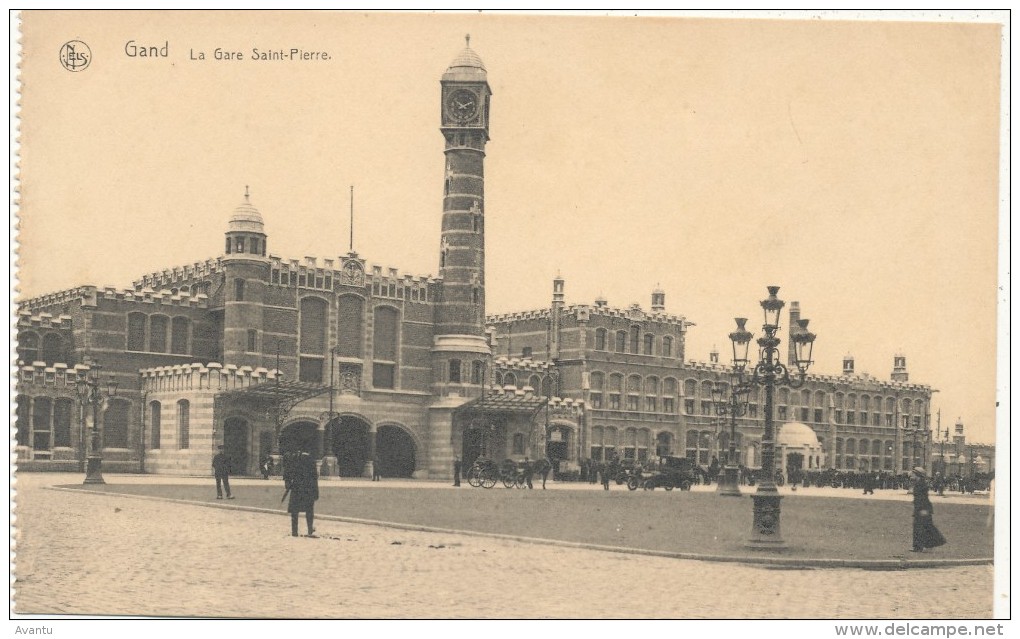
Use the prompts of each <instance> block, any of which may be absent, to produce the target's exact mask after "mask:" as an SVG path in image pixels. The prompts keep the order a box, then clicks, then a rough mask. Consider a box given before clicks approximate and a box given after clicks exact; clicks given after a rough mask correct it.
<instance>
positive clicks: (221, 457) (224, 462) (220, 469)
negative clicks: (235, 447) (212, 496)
mask: <svg viewBox="0 0 1020 639" xmlns="http://www.w3.org/2000/svg"><path fill="white" fill-rule="evenodd" d="M212 468H213V474H214V475H215V476H216V499H223V491H224V490H226V492H227V499H233V498H234V496H233V495H231V494H230V459H228V458H227V455H226V453H224V452H223V446H220V447H219V452H218V453H216V456H215V457H213V459H212Z"/></svg>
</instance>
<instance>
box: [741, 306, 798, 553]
mask: <svg viewBox="0 0 1020 639" xmlns="http://www.w3.org/2000/svg"><path fill="white" fill-rule="evenodd" d="M768 291H769V296H768V297H767V298H766V299H764V300H762V301H761V308H762V310H763V311H764V314H765V323H764V324H763V325H762V331H763V332H764V336H763V337H760V338H758V363H757V364H755V365H754V368H753V369H752V371H751V373H750V374H751V377H750V379H747V380H745V379H744V373H745V369H746V368H747V366H748V364H749V363H750V361H749V360H748V357H747V351H748V346H749V345H750V343H751V337H752V335H751V333H750V332H749V331H748V330H747V329H746V328H745V327H744V325H745V324H746V323H747V319H746V318H743V317H738V318H736V322H737V330H735V331H734V332H732V333H730V335H729V337H730V341H732V342H733V367H734V370H735V372H736V377H737V382H738V385H743V384H748V385H753V386H762V387H764V388H765V432H764V433H763V434H762V439H761V468H762V475H763V477H762V479H761V481H760V482H759V483H758V489H757V490H756V491H755V493H754V494H753V495H751V499H752V500H754V523H753V524H752V529H751V539H750V540H748V545H750V546H751V547H752V548H776V549H778V548H783V547H785V545H786V544H785V542H784V541H783V538H782V534H781V529H780V503H779V502H780V500H781V499H782V497H780V496H779V490H778V489H777V488H776V481H775V445H776V444H775V424H774V421H773V420H774V416H773V412H774V406H773V402H774V398H775V393H776V386H778V385H780V384H781V385H783V386H788V387H790V388H800V387H801V386H803V385H804V381H805V380H806V378H807V369H808V367H809V366H810V365H811V363H812V360H811V351H812V348H813V345H814V341H815V334H814V333H811V332H809V331H808V330H807V325H808V320H806V319H801V320H798V326H797V328H796V330H794V331H791V333H792V335H791V339H792V340H793V343H794V349H795V361H796V365H797V372H796V377H795V378H791V377H790V371H789V370H788V369H787V368H786V366H785V365H783V360H782V354H781V353H780V351H779V343H780V341H781V340H780V339H779V338H778V337H776V335H777V333H778V332H779V314H780V311H782V309H783V306H785V305H786V304H785V302H783V301H782V300H781V299H779V298H778V297H777V296H776V294H777V293H778V292H779V287H778V286H769V287H768Z"/></svg>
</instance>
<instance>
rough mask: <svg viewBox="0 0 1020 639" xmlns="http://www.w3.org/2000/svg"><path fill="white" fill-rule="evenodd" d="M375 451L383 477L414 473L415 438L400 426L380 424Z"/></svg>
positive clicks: (409, 475) (405, 475) (403, 475)
mask: <svg viewBox="0 0 1020 639" xmlns="http://www.w3.org/2000/svg"><path fill="white" fill-rule="evenodd" d="M375 451H376V455H377V456H378V459H379V469H378V470H379V474H380V475H382V476H383V477H411V476H412V474H413V473H414V467H415V455H414V440H413V439H412V438H411V435H409V434H408V433H407V431H405V430H404V429H402V428H400V427H399V426H379V428H378V431H377V432H376V435H375Z"/></svg>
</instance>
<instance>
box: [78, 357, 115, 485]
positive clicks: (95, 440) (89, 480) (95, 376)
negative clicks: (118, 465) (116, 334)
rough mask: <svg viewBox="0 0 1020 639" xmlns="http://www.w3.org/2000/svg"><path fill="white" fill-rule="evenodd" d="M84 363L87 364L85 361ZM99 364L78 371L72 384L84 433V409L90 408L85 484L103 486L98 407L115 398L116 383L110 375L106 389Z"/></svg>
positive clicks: (92, 364)
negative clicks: (79, 408) (90, 420)
mask: <svg viewBox="0 0 1020 639" xmlns="http://www.w3.org/2000/svg"><path fill="white" fill-rule="evenodd" d="M86 363H89V362H88V361H86ZM101 369H102V367H101V366H100V365H99V364H96V363H91V365H90V366H89V368H88V369H87V370H81V371H78V378H77V379H76V380H75V383H74V390H75V395H76V396H77V397H78V402H79V403H80V404H81V407H82V410H81V428H82V432H84V431H85V407H86V406H89V405H91V406H92V429H91V430H90V431H89V434H90V437H89V439H90V444H89V452H88V459H87V460H86V466H85V481H84V482H83V483H85V484H105V483H106V482H105V481H103V454H102V447H101V446H100V442H99V407H100V406H102V405H103V402H104V401H106V400H107V399H109V398H110V397H116V396H117V381H116V379H114V377H113V375H110V379H109V381H108V382H107V383H106V388H105V389H104V388H103V382H102V381H101V380H100V378H99V371H100V370H101Z"/></svg>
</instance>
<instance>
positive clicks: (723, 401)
mask: <svg viewBox="0 0 1020 639" xmlns="http://www.w3.org/2000/svg"><path fill="white" fill-rule="evenodd" d="M740 319H741V320H744V321H745V322H746V321H747V320H745V319H744V318H740ZM738 325H739V320H738ZM732 381H733V383H732V384H726V383H725V382H716V383H715V385H714V386H713V387H712V403H713V404H714V405H715V412H716V414H717V415H719V416H720V417H726V416H729V418H730V441H729V451H727V453H726V466H725V468H724V469H723V477H722V480H721V481H720V482H719V489H718V490H719V494H720V495H727V496H730V497H740V495H741V493H740V485H739V484H740V479H739V477H738V475H739V473H740V468H739V466H738V465H737V418H738V417H743V416H744V415H746V414H747V402H748V397H749V396H750V393H751V385H750V384H746V383H743V384H742V383H739V382H738V377H737V372H736V366H734V375H733V377H732ZM727 391H729V392H728V393H727Z"/></svg>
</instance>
